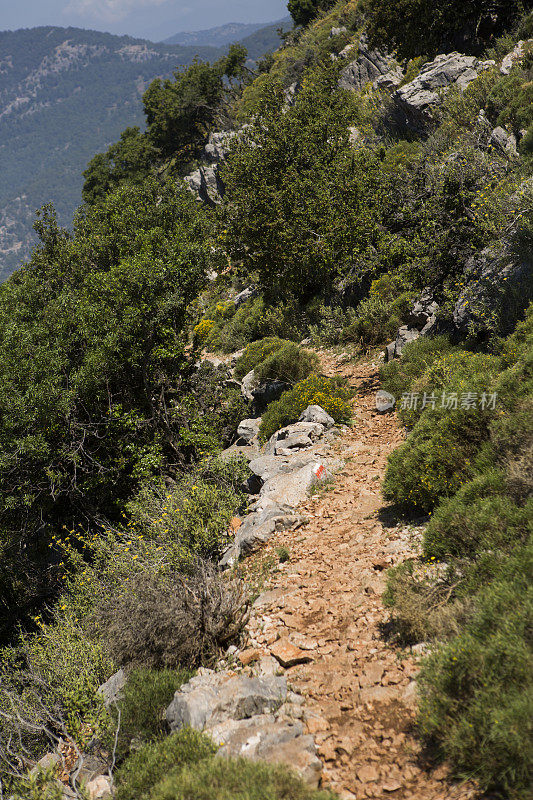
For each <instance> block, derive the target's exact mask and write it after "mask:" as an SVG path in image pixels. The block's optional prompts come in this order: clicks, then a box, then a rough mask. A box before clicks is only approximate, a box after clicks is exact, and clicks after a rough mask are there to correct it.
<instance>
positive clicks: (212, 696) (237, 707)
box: [165, 672, 287, 731]
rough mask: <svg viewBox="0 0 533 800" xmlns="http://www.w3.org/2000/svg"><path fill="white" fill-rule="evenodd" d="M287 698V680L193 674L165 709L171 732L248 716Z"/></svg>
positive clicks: (270, 710) (202, 727)
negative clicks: (186, 727)
mask: <svg viewBox="0 0 533 800" xmlns="http://www.w3.org/2000/svg"><path fill="white" fill-rule="evenodd" d="M286 697H287V681H286V679H285V678H283V677H278V676H270V677H263V678H248V677H246V676H244V675H238V676H235V677H230V678H228V676H227V675H226V674H225V673H215V672H213V673H211V674H209V675H206V674H203V675H199V676H198V675H197V676H195V677H194V678H192V679H191V680H190V681H189V683H188V684H186V685H185V686H183V687H182V688H181V689H180V690H179V691H177V692H176V694H175V695H174V699H173V700H172V702H171V703H170V705H169V706H168V708H167V710H166V712H165V718H166V721H167V723H168V725H169V727H170V730H171V731H177V730H180V729H181V728H183V727H185V726H189V727H191V728H196V729H197V730H203V729H204V728H206V727H213V726H214V725H216V724H218V723H220V722H224V721H225V720H228V719H233V720H240V719H248V718H249V717H253V716H255V715H257V714H264V713H270V712H272V711H274V710H276V709H277V708H278V707H279V705H280V704H281V703H282V702H284V700H285V698H286Z"/></svg>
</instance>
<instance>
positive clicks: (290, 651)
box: [270, 637, 313, 668]
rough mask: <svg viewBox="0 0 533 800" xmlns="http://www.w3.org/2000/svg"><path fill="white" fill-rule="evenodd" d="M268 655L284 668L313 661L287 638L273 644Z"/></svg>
mask: <svg viewBox="0 0 533 800" xmlns="http://www.w3.org/2000/svg"><path fill="white" fill-rule="evenodd" d="M270 653H271V654H272V655H273V656H274V658H275V659H276V660H277V661H279V663H280V664H281V666H282V667H285V668H287V667H294V666H295V665H296V664H306V663H308V662H309V661H312V660H313V659H312V657H311V656H310V655H309V653H308V652H306V651H304V650H300V648H299V647H296V645H295V644H293V643H292V642H291V641H290V639H288V638H287V637H285V638H283V639H279V640H278V641H277V642H275V643H274V644H273V645H272V647H271V648H270Z"/></svg>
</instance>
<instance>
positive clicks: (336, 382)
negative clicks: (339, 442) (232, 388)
mask: <svg viewBox="0 0 533 800" xmlns="http://www.w3.org/2000/svg"><path fill="white" fill-rule="evenodd" d="M351 396H352V392H351V390H350V389H349V387H348V386H347V384H346V382H345V381H342V380H340V379H337V378H325V377H323V376H321V375H311V376H310V377H309V378H306V379H305V380H303V381H300V382H299V383H297V384H296V386H294V387H293V388H292V389H289V390H288V391H286V392H284V393H283V394H282V396H281V397H280V399H279V400H276V401H275V402H274V403H271V404H270V405H269V406H268V408H267V410H266V411H265V413H264V414H263V418H262V422H261V428H260V437H261V439H262V440H263V441H265V440H266V439H269V438H270V436H272V434H273V433H275V432H276V431H277V430H279V429H280V428H284V427H285V426H286V425H290V424H291V423H292V422H296V420H297V419H298V417H299V416H300V414H301V413H302V411H305V409H306V408H307V406H310V405H318V406H321V407H322V408H323V409H324V411H327V413H328V414H330V415H331V416H332V417H333V419H334V420H335V422H348V421H349V419H350V417H351V406H350V398H351Z"/></svg>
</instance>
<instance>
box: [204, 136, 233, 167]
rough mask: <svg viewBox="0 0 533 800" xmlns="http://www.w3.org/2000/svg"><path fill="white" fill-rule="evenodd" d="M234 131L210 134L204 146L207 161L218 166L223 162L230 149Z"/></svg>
mask: <svg viewBox="0 0 533 800" xmlns="http://www.w3.org/2000/svg"><path fill="white" fill-rule="evenodd" d="M234 136H235V131H216V132H214V133H211V134H210V136H209V140H208V142H207V144H206V146H205V149H204V153H205V156H206V158H207V159H208V161H211V162H213V163H215V164H218V163H219V162H220V161H224V159H225V158H226V156H227V155H228V153H229V149H230V147H231V140H232V139H233V137H234Z"/></svg>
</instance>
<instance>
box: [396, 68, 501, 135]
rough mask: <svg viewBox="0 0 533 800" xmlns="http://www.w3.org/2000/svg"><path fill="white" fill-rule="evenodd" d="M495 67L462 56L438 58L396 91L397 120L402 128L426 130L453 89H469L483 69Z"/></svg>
mask: <svg viewBox="0 0 533 800" xmlns="http://www.w3.org/2000/svg"><path fill="white" fill-rule="evenodd" d="M493 65H494V62H493V61H479V60H478V59H477V58H475V57H474V56H465V55H462V54H461V53H448V54H445V55H440V56H437V58H435V59H434V60H433V61H429V62H428V63H427V64H424V66H423V67H422V68H421V70H420V72H419V74H418V75H417V77H416V78H415V79H414V80H412V81H411V82H410V83H406V84H405V86H402V87H401V88H399V89H398V90H397V91H396V92H394V94H393V96H392V98H393V102H394V116H395V118H396V121H397V122H398V123H399V124H400V125H402V126H403V127H407V128H411V129H413V130H416V131H423V130H425V129H426V128H427V126H428V125H430V124H431V122H432V121H433V118H434V113H435V110H436V109H437V108H438V106H439V105H440V104H441V103H442V99H443V97H444V95H445V94H446V93H447V92H448V91H449V89H450V88H451V87H452V86H458V87H459V88H460V89H461V90H464V89H466V87H467V86H468V85H469V84H470V83H471V82H472V81H473V80H475V79H476V78H477V76H478V75H479V74H480V73H481V72H482V71H483V70H485V69H488V68H489V67H490V66H493Z"/></svg>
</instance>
